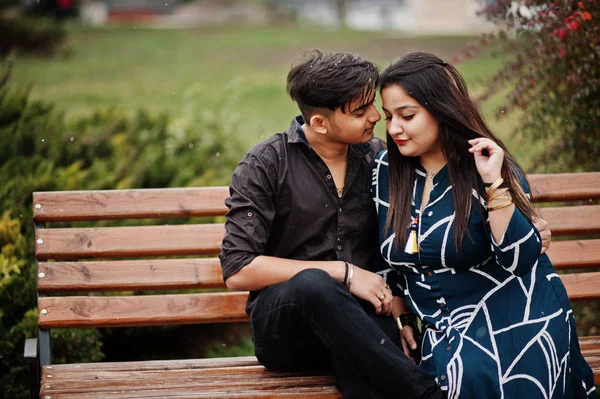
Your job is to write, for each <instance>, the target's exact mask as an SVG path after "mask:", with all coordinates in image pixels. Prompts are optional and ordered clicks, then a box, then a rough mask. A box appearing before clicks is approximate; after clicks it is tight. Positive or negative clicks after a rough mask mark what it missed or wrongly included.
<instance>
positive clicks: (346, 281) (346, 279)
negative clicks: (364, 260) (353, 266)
mask: <svg viewBox="0 0 600 399" xmlns="http://www.w3.org/2000/svg"><path fill="white" fill-rule="evenodd" d="M344 265H345V266H346V273H345V274H344V287H347V286H348V269H349V267H348V262H344Z"/></svg>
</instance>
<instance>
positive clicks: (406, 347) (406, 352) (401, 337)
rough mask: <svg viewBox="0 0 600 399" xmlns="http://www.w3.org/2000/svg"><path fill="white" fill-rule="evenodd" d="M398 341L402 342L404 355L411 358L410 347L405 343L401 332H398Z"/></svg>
mask: <svg viewBox="0 0 600 399" xmlns="http://www.w3.org/2000/svg"><path fill="white" fill-rule="evenodd" d="M400 342H401V343H402V351H403V352H404V354H405V355H406V357H408V358H409V359H410V358H412V353H410V347H409V345H408V343H406V341H405V340H404V337H403V336H402V334H400Z"/></svg>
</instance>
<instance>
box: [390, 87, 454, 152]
mask: <svg viewBox="0 0 600 399" xmlns="http://www.w3.org/2000/svg"><path fill="white" fill-rule="evenodd" d="M381 99H382V101H383V113H384V114H385V123H386V128H387V132H388V134H389V135H390V136H392V139H394V141H395V142H396V145H397V146H398V149H399V150H400V153H401V154H402V155H404V156H407V157H421V156H427V155H433V154H436V153H440V152H442V146H441V143H440V134H439V124H438V122H437V121H436V120H435V118H434V117H433V116H432V115H431V114H430V113H429V111H427V110H426V109H425V108H424V107H423V106H422V105H421V104H419V102H418V101H417V100H415V99H414V98H412V97H411V96H410V95H409V94H408V93H407V92H406V91H405V90H404V88H403V87H402V86H400V85H399V84H393V85H391V86H388V87H386V88H385V89H383V90H382V91H381Z"/></svg>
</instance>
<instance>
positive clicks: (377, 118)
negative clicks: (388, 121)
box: [369, 105, 381, 123]
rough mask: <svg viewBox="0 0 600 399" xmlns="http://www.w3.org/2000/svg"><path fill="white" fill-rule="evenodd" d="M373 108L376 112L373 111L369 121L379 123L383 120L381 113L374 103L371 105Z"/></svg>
mask: <svg viewBox="0 0 600 399" xmlns="http://www.w3.org/2000/svg"><path fill="white" fill-rule="evenodd" d="M371 108H372V110H373V111H374V112H371V114H370V115H369V122H371V123H377V122H379V121H380V120H381V114H380V113H379V111H377V108H376V107H375V106H374V105H371Z"/></svg>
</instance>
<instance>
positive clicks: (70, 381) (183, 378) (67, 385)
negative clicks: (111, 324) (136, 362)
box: [42, 366, 334, 393]
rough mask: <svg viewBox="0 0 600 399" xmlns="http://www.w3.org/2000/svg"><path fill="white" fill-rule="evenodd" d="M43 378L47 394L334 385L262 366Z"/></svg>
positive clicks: (326, 377)
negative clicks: (155, 389)
mask: <svg viewBox="0 0 600 399" xmlns="http://www.w3.org/2000/svg"><path fill="white" fill-rule="evenodd" d="M49 375H51V377H47V375H46V378H43V377H42V383H43V384H44V383H46V384H48V385H50V387H44V386H42V389H43V390H44V391H45V392H46V393H51V392H53V391H62V392H69V391H70V392H77V391H85V392H94V391H106V390H109V389H120V390H123V391H136V390H139V389H140V387H145V386H147V385H148V384H152V385H153V386H154V387H160V388H161V389H165V388H179V387H186V388H191V387H194V386H196V387H198V388H200V389H202V388H204V389H211V388H223V387H232V386H233V385H236V386H238V387H239V388H246V389H252V388H254V389H256V388H262V389H265V388H266V387H267V386H272V387H277V386H286V385H287V386H305V387H308V386H312V385H326V384H332V383H333V382H334V380H333V377H332V376H331V375H322V374H315V375H311V374H309V373H289V372H273V371H267V370H266V369H265V368H264V367H263V366H248V367H235V368H211V369H196V370H176V371H174V370H155V371H135V372H122V371H118V372H115V371H104V372H101V371H96V372H89V373H78V372H72V373H62V374H55V373H54V374H49Z"/></svg>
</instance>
